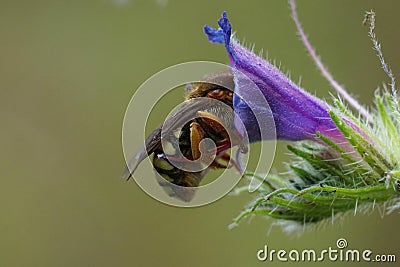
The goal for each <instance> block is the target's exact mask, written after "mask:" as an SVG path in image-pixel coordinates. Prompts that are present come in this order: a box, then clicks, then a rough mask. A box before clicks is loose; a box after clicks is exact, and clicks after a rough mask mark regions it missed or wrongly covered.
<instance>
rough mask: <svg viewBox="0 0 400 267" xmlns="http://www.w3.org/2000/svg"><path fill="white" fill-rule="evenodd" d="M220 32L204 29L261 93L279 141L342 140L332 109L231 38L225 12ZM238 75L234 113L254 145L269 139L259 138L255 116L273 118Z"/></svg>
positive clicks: (232, 63)
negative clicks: (323, 136) (323, 137)
mask: <svg viewBox="0 0 400 267" xmlns="http://www.w3.org/2000/svg"><path fill="white" fill-rule="evenodd" d="M218 25H219V26H220V28H219V29H214V28H211V27H209V26H205V27H204V31H205V33H206V34H207V35H208V39H209V41H211V42H217V43H222V44H225V47H226V50H227V52H228V54H229V58H230V61H231V66H232V67H233V68H234V70H237V71H238V72H240V73H242V74H244V75H246V76H247V77H248V78H249V79H250V80H251V81H253V82H254V83H255V84H256V85H257V86H258V88H259V89H260V90H261V92H262V95H263V96H264V97H265V99H266V100H267V102H268V104H269V106H270V110H271V111H272V115H273V117H274V120H275V126H276V137H277V139H283V140H292V141H297V140H303V139H314V138H315V133H316V132H317V131H319V132H321V133H322V134H326V135H327V136H329V137H333V138H334V139H336V138H335V137H339V138H343V135H342V134H341V133H340V132H339V131H338V130H337V128H336V126H335V124H334V123H333V122H332V120H331V118H330V116H329V114H328V110H329V106H328V105H327V104H326V103H325V102H323V101H322V100H320V99H318V98H317V97H315V96H313V95H311V94H309V93H307V92H306V91H304V90H303V89H301V88H300V87H299V86H298V85H296V84H295V83H293V82H292V81H291V80H289V79H288V78H287V77H286V76H285V75H284V74H283V73H282V72H281V71H279V69H277V68H276V67H274V66H272V65H271V64H270V63H268V62H267V61H265V60H264V59H262V58H260V57H258V56H257V55H255V54H254V53H252V52H250V51H249V50H247V49H246V48H244V47H243V46H241V45H240V44H239V43H238V42H237V41H236V40H235V39H234V38H233V37H232V33H231V31H232V27H231V24H230V22H229V20H228V18H227V16H226V13H225V12H224V13H223V14H222V18H221V19H219V20H218ZM248 88H249V87H247V86H245V84H244V82H242V81H241V79H240V75H235V96H234V103H233V105H234V110H235V112H236V113H237V115H238V116H239V118H240V119H241V120H242V121H243V123H244V125H245V126H246V130H247V132H248V134H249V139H250V141H251V142H255V141H260V140H261V139H270V138H271V136H270V135H268V134H265V135H262V136H261V135H260V132H259V130H257V129H256V127H255V125H258V123H257V120H256V116H255V115H254V114H263V113H264V112H266V114H265V115H266V116H268V115H270V112H271V111H269V109H268V111H267V110H266V109H265V107H262V106H259V105H256V103H257V101H256V100H255V99H254V95H255V94H254V92H252V91H249V89H248Z"/></svg>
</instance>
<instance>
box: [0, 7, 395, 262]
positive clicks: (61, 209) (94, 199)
mask: <svg viewBox="0 0 400 267" xmlns="http://www.w3.org/2000/svg"><path fill="white" fill-rule="evenodd" d="M369 9H373V10H375V11H376V13H377V16H378V17H377V33H378V37H379V39H380V41H381V42H382V44H383V50H384V54H385V56H386V58H387V60H388V62H389V64H391V67H392V69H393V72H394V73H395V74H399V73H400V66H399V65H398V64H397V63H398V62H399V61H400V52H399V50H398V43H399V41H400V34H399V29H398V27H397V26H399V22H398V11H399V10H400V2H398V1H364V0H362V1H361V0H359V1H351V2H350V1H345V0H340V1H301V0H299V1H298V10H299V15H300V18H301V20H302V22H303V25H304V27H305V29H306V32H307V33H308V34H309V36H310V39H311V42H312V43H313V45H314V46H315V47H316V48H317V51H318V53H319V54H320V55H321V56H322V59H323V61H324V62H325V63H326V65H327V66H328V67H329V69H330V71H331V72H332V73H333V74H334V76H335V77H336V78H337V80H339V81H340V82H341V83H343V84H344V85H345V86H346V88H347V89H348V90H349V91H350V92H352V93H353V94H354V95H356V96H357V97H359V99H360V100H361V101H362V103H366V104H371V102H372V101H371V99H372V96H373V92H374V90H375V89H376V88H377V87H378V86H380V85H381V84H382V82H383V81H385V80H386V77H385V75H384V74H383V72H382V70H381V69H380V66H379V63H378V60H377V58H376V56H375V53H374V51H373V50H372V48H371V42H370V40H369V38H368V37H367V28H366V27H363V26H362V24H361V21H362V18H363V13H364V11H366V10H369ZM223 10H226V11H227V12H228V14H229V16H230V19H231V22H232V24H233V27H234V30H235V31H237V36H238V37H239V38H240V39H241V40H243V39H244V38H245V40H246V41H247V42H248V43H255V45H256V46H255V50H256V51H258V50H260V49H261V48H263V49H264V51H266V50H268V55H269V57H270V58H272V59H276V60H277V61H278V62H281V63H282V66H283V69H284V70H290V73H291V77H292V78H293V79H294V80H296V81H297V80H298V79H299V77H300V76H301V77H302V86H303V87H304V88H307V90H309V91H310V92H313V93H316V94H317V95H318V96H320V97H327V98H329V85H328V83H327V82H326V81H325V80H324V79H323V78H321V76H320V74H319V72H318V71H317V70H316V68H315V67H314V65H313V63H312V61H311V60H310V58H309V56H308V55H307V54H306V52H305V49H304V48H303V46H302V44H301V43H300V41H299V40H298V38H297V36H296V30H295V27H294V25H293V22H292V20H291V18H290V15H289V14H290V11H289V8H288V4H287V1H278V0H275V1H252V2H250V1H249V2H244V1H242V2H241V3H236V2H235V3H233V1H232V2H230V1H218V2H217V1H183V0H181V1H168V0H161V1H138V0H92V1H50V0H43V1H40V0H39V1H1V9H0V25H1V26H0V34H1V39H0V48H1V49H0V59H1V61H0V62H1V63H0V68H1V80H0V82H1V90H0V111H1V112H0V116H1V128H2V129H1V132H0V135H1V138H0V144H1V154H0V157H1V159H0V162H1V164H0V165H1V176H2V185H1V189H0V212H1V220H0V266H222V265H226V266H257V265H262V264H268V265H270V266H274V265H275V266H278V265H280V264H283V263H279V262H276V261H274V262H265V263H260V262H258V261H257V259H256V253H257V251H258V250H259V249H261V248H262V247H263V246H264V245H265V244H267V245H268V246H269V247H270V248H273V249H282V248H283V249H287V250H290V249H300V250H301V249H310V248H314V249H323V248H327V247H329V246H332V247H335V243H336V240H337V239H338V238H341V237H343V238H346V239H347V241H348V243H349V247H350V248H358V249H367V248H368V249H371V250H372V251H374V253H396V254H397V256H400V254H399V245H398V244H399V243H400V236H399V234H398V223H399V216H398V213H395V214H392V215H389V216H386V217H384V218H383V219H382V218H381V216H380V212H379V211H378V210H375V211H374V212H371V213H372V214H371V215H357V216H353V215H349V216H347V217H346V218H345V219H344V220H343V221H342V222H339V220H337V221H336V223H335V224H334V225H330V224H327V225H326V226H324V227H319V228H318V229H314V230H312V231H306V232H305V233H304V234H302V235H301V236H300V237H297V236H295V235H287V234H285V233H284V232H283V231H282V230H281V229H280V228H279V227H278V226H274V227H272V228H271V227H270V226H271V222H272V220H265V219H264V218H261V217H255V218H254V219H252V220H251V221H246V222H244V223H243V224H241V225H240V226H239V227H238V228H235V229H233V230H231V231H230V230H228V229H227V226H228V224H229V223H230V222H231V219H232V218H233V217H234V216H236V215H237V213H238V212H239V211H240V210H241V209H242V208H243V207H244V205H245V204H246V203H247V202H248V201H249V200H251V198H252V196H251V195H243V196H240V197H232V196H226V197H224V198H223V199H221V200H219V201H217V202H215V203H213V204H211V205H208V206H205V207H201V208H191V209H184V208H176V207H170V206H167V205H164V204H162V203H159V202H157V201H156V200H154V199H152V198H151V197H149V196H148V195H146V194H145V193H144V192H143V191H141V189H140V188H139V187H138V186H137V185H136V184H135V183H134V182H133V181H130V182H128V183H127V182H125V181H124V180H122V179H119V178H118V177H119V175H120V174H121V172H122V170H123V168H124V165H125V162H124V158H123V154H122V146H121V126H122V120H123V116H124V111H125V108H126V106H127V104H128V102H129V100H130V98H131V96H132V95H133V93H134V92H135V90H136V88H138V86H139V85H140V84H141V83H142V82H143V81H145V80H146V79H147V78H148V77H150V76H151V75H152V74H154V73H155V72H157V71H160V70H162V69H163V68H165V67H168V66H170V65H173V64H177V63H181V62H185V61H192V60H211V61H217V62H222V63H226V62H227V55H226V53H225V51H224V48H223V46H221V45H215V44H210V43H209V42H208V41H207V40H206V37H205V36H204V34H203V32H202V28H203V25H204V24H210V25H212V26H215V25H216V21H217V19H218V18H219V17H220V14H221V12H222V11H223ZM138 127H143V126H142V125H138ZM285 153H286V149H285V144H282V143H281V144H279V146H278V154H277V157H276V159H275V165H274V169H275V170H276V171H284V170H285V169H284V167H283V164H282V161H285V160H288V157H287V155H286V154H285ZM268 233H269V234H268ZM398 260H400V259H398ZM339 264H340V265H344V263H329V262H326V265H332V266H339ZM307 265H308V264H307ZM354 265H358V264H354ZM389 265H390V264H388V263H386V264H385V266H389Z"/></svg>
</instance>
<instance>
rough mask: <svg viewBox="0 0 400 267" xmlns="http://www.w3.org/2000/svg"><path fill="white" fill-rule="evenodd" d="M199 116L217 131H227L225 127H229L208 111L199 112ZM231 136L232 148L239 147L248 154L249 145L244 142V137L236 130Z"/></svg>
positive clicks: (231, 132)
mask: <svg viewBox="0 0 400 267" xmlns="http://www.w3.org/2000/svg"><path fill="white" fill-rule="evenodd" d="M197 115H198V116H200V117H201V120H203V121H204V122H205V123H207V124H208V125H210V126H211V127H213V128H214V129H215V130H216V131H226V130H225V128H224V127H227V125H226V124H225V123H224V122H223V121H222V120H221V118H219V117H218V116H215V115H214V114H212V113H210V112H207V111H197ZM230 134H231V136H230V137H231V138H232V140H231V143H232V146H234V145H238V146H239V148H240V151H241V152H242V153H247V151H248V148H247V145H246V144H245V143H244V142H243V137H242V136H241V135H240V133H239V132H238V131H237V130H236V129H231V131H230Z"/></svg>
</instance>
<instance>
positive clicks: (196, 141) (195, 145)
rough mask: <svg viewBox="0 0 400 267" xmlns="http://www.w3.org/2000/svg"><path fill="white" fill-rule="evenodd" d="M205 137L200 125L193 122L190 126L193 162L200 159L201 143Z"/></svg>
mask: <svg viewBox="0 0 400 267" xmlns="http://www.w3.org/2000/svg"><path fill="white" fill-rule="evenodd" d="M203 137H204V131H203V129H202V128H201V126H200V124H198V123H197V122H192V123H191V124H190V144H191V149H192V158H193V160H196V159H199V158H200V155H201V152H200V148H199V145H200V141H201V140H202V139H203Z"/></svg>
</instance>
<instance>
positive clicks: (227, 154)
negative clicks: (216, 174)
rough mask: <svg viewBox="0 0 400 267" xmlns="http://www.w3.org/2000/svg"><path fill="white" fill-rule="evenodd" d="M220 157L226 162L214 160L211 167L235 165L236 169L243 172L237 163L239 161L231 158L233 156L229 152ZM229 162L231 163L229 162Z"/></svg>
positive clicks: (225, 167)
mask: <svg viewBox="0 0 400 267" xmlns="http://www.w3.org/2000/svg"><path fill="white" fill-rule="evenodd" d="M219 159H221V160H222V161H224V162H225V163H226V164H222V163H219V162H217V161H214V162H213V163H212V164H211V167H213V168H220V169H222V168H224V169H228V168H231V167H232V166H233V167H235V169H236V170H238V171H239V172H242V170H241V169H240V167H239V165H238V164H237V162H236V161H235V160H234V159H232V158H231V156H230V154H229V153H224V154H222V155H221V156H220V158H219ZM229 163H230V164H229Z"/></svg>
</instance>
